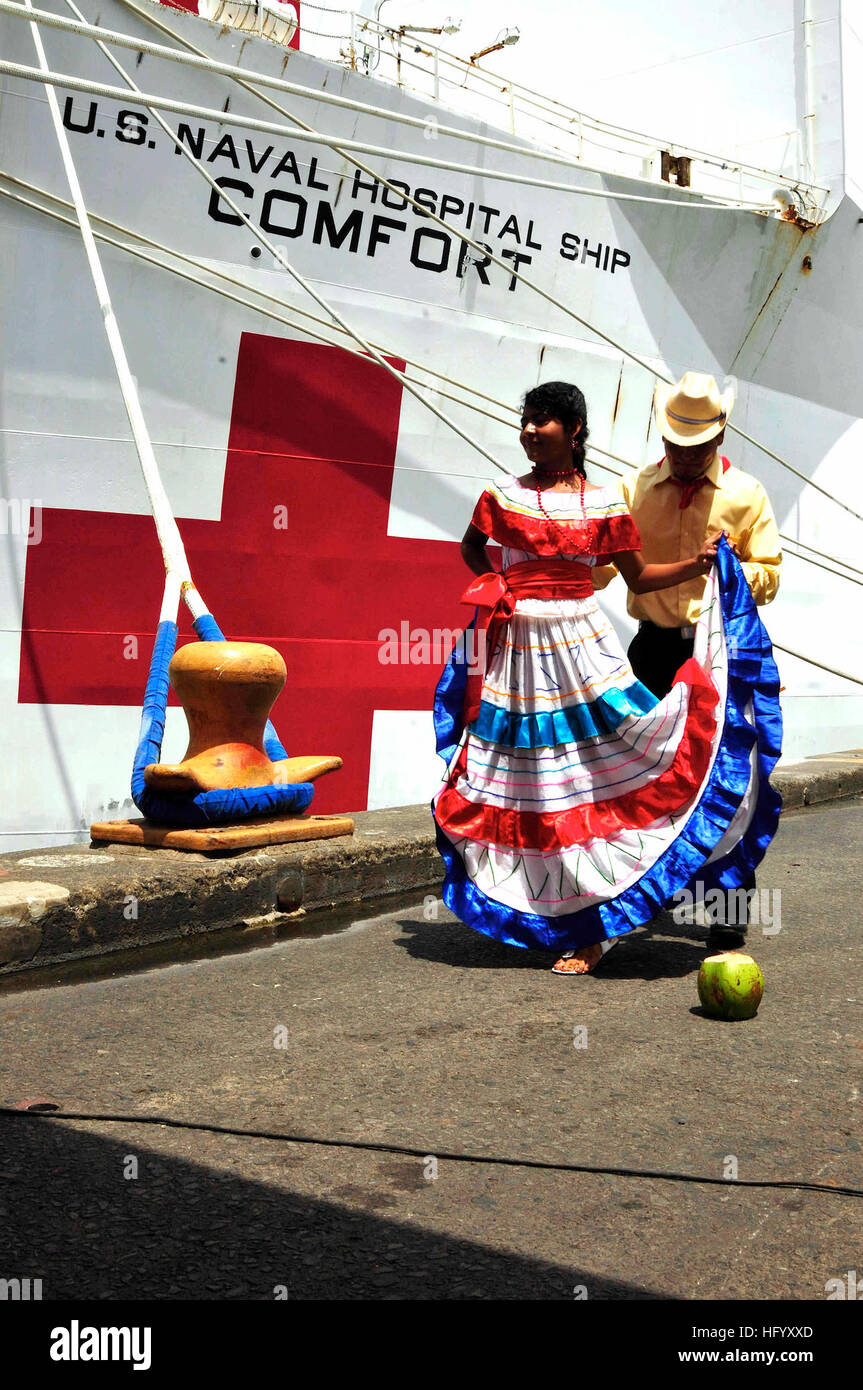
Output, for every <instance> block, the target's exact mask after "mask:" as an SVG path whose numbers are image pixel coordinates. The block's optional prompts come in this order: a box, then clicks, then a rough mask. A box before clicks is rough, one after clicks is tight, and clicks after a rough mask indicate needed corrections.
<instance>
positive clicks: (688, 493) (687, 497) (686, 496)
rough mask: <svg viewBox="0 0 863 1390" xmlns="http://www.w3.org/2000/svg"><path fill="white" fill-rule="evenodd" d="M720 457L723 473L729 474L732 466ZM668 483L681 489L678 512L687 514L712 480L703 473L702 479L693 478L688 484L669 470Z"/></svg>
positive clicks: (723, 457)
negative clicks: (697, 496) (696, 495)
mask: <svg viewBox="0 0 863 1390" xmlns="http://www.w3.org/2000/svg"><path fill="white" fill-rule="evenodd" d="M719 457H720V459H721V460H722V471H723V473H727V472H728V470H729V468H730V467H731V464H730V463H729V461H728V459H727V458H725V456H724V455H723V454H720V456H719ZM663 462H664V460H663ZM668 481H669V482H670V483H674V486H675V487H679V488H680V505H679V507H678V508H677V510H678V511H679V512H685V511H686V508H687V507H688V506H689V504H690V502H691V501H692V499H693V497H694V496H695V494H696V492H698V490H699V488H702V487H704V484H705V483H707V482H709V481H710V480H709V478H708V477H707V474H706V473H702V475H701V477H700V478H693V479H692V480H691V481H689V482H686V481H685V480H684V479H683V478H675V476H674V474H673V473H672V472H671V471H670V468H669V473H668Z"/></svg>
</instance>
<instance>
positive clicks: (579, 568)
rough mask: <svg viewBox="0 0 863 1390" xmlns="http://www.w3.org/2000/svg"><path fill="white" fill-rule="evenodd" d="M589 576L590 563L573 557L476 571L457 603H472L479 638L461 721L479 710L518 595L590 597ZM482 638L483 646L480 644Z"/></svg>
mask: <svg viewBox="0 0 863 1390" xmlns="http://www.w3.org/2000/svg"><path fill="white" fill-rule="evenodd" d="M592 594H593V580H592V578H591V574H590V566H589V565H583V564H581V563H580V562H579V561H577V560H557V559H548V560H520V561H519V563H518V564H517V565H510V566H509V567H508V568H507V569H505V570H504V572H503V574H498V573H497V572H496V571H491V572H490V573H488V574H480V575H478V576H477V578H476V579H474V580H473V582H472V583H471V584H469V585H468V587H467V588H466V589H465V591H464V593H463V594H462V596H461V600H460V602H461V603H469V604H471V605H473V606H475V607H476V609H477V615H476V629H475V631H476V635H477V638H479V636H480V634H482V635H483V636H482V638H480V641H479V643H478V645H477V646H476V647H475V648H474V650H475V651H476V652H478V653H480V654H483V653H484V654H483V655H482V656H481V660H480V662H474V663H473V665H472V666H471V669H470V670H469V671H468V677H467V685H466V687H465V700H464V722H465V724H469V723H470V722H471V720H472V719H476V717H477V715H478V714H479V706H480V700H481V697H482V683H483V679H484V677H485V670H486V667H487V665H488V662H489V660H490V659H491V653H492V652H493V651H494V648H495V645H496V643H497V638H498V635H499V633H500V630H501V628H502V627H503V626H504V625H505V624H506V623H508V622H509V620H510V618H511V617H512V615H513V613H514V612H515V605H516V603H517V601H518V600H519V599H520V598H547V599H570V598H590V597H591V596H592ZM483 641H484V646H483Z"/></svg>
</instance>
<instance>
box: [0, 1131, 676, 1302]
mask: <svg viewBox="0 0 863 1390" xmlns="http://www.w3.org/2000/svg"><path fill="white" fill-rule="evenodd" d="M0 1124H2V1126H3V1131H4V1133H3V1140H4V1144H3V1160H2V1162H3V1174H2V1176H3V1187H2V1194H3V1198H2V1205H0V1210H2V1221H3V1270H2V1274H3V1277H5V1278H15V1277H17V1278H21V1279H23V1278H34V1279H39V1278H41V1279H42V1281H43V1298H44V1299H46V1300H58V1299H75V1300H96V1299H190V1300H195V1301H199V1300H204V1301H207V1300H222V1299H228V1300H241V1299H255V1300H263V1301H268V1300H272V1299H274V1297H275V1293H274V1290H275V1289H276V1287H277V1286H283V1287H284V1288H285V1289H286V1290H287V1296H288V1297H289V1298H290V1299H318V1298H326V1299H396V1298H408V1299H433V1300H434V1299H482V1300H490V1299H561V1300H569V1301H572V1300H573V1297H574V1293H573V1290H574V1288H576V1287H577V1286H579V1285H584V1286H585V1287H586V1289H587V1296H588V1297H589V1298H591V1299H597V1298H599V1299H618V1300H631V1299H657V1298H660V1297H662V1295H660V1294H657V1293H653V1292H651V1291H650V1290H645V1289H641V1288H637V1287H635V1286H633V1285H631V1284H628V1283H624V1282H620V1281H617V1280H610V1279H601V1278H597V1277H596V1276H594V1275H592V1274H589V1273H586V1272H585V1271H584V1270H580V1269H578V1268H574V1267H565V1266H561V1265H555V1264H551V1263H548V1262H546V1261H542V1260H532V1259H526V1258H523V1257H521V1256H518V1255H513V1254H508V1253H506V1252H503V1251H499V1250H494V1249H490V1248H488V1247H486V1246H483V1245H478V1244H476V1243H475V1242H471V1241H467V1240H460V1239H457V1238H453V1237H450V1236H445V1235H438V1234H436V1233H434V1232H432V1231H428V1230H423V1229H420V1228H418V1227H415V1226H412V1225H408V1224H406V1223H403V1222H399V1221H395V1220H391V1219H388V1218H387V1217H385V1216H383V1215H382V1214H380V1213H379V1212H378V1211H374V1210H368V1209H367V1210H365V1211H363V1210H350V1209H348V1208H347V1207H343V1206H339V1205H337V1204H335V1203H333V1202H329V1201H324V1200H322V1199H316V1198H310V1197H306V1196H302V1195H299V1194H297V1193H293V1192H285V1191H284V1190H281V1189H280V1190H274V1189H273V1188H272V1187H268V1186H266V1185H264V1184H263V1183H259V1182H255V1181H249V1180H247V1179H245V1178H243V1177H241V1176H239V1175H238V1174H236V1173H233V1172H230V1171H214V1170H213V1169H212V1168H208V1167H204V1166H202V1165H199V1164H197V1163H193V1162H190V1161H188V1160H186V1159H183V1158H177V1157H173V1156H166V1155H164V1154H159V1153H155V1152H154V1151H152V1150H148V1149H146V1148H145V1147H144V1146H143V1145H142V1144H141V1143H140V1142H139V1141H138V1139H137V1138H136V1139H131V1138H128V1137H127V1138H124V1139H123V1140H116V1141H115V1140H112V1139H107V1138H105V1137H103V1136H101V1135H96V1134H93V1133H87V1132H84V1131H81V1130H78V1129H73V1128H71V1127H70V1126H69V1125H66V1124H60V1123H58V1122H57V1121H52V1120H36V1119H33V1118H21V1119H18V1118H17V1117H8V1116H3V1117H2V1119H0ZM137 1132H138V1133H139V1132H140V1131H137ZM134 1133H136V1131H135V1129H134V1126H133V1125H130V1128H129V1134H130V1135H131V1134H134ZM235 1142H241V1143H244V1144H245V1143H247V1144H248V1145H249V1146H250V1149H249V1153H248V1156H247V1158H248V1159H251V1161H255V1160H254V1157H253V1154H254V1150H253V1149H252V1147H251V1146H253V1145H254V1143H255V1141H254V1140H253V1139H249V1140H241V1141H235ZM130 1155H136V1156H137V1158H138V1163H139V1176H138V1178H137V1179H125V1178H124V1176H123V1173H124V1166H125V1165H126V1164H127V1159H128V1157H129V1156H130ZM268 1161H269V1160H268ZM305 1161H306V1159H305V1157H303V1156H302V1155H298V1152H297V1149H296V1147H294V1146H290V1148H289V1147H288V1146H287V1145H286V1146H285V1155H284V1159H283V1160H282V1162H283V1165H284V1170H285V1171H287V1172H290V1171H291V1169H295V1167H296V1165H298V1164H300V1163H303V1162H305ZM278 1162H279V1159H278V1158H276V1159H274V1160H273V1164H274V1166H275V1164H277V1163H278ZM382 1171H383V1181H382V1180H381V1177H380V1176H379V1177H377V1178H376V1181H375V1186H374V1188H372V1187H371V1186H369V1187H362V1186H359V1185H350V1184H348V1185H346V1186H345V1188H344V1189H342V1191H343V1193H344V1195H345V1197H346V1199H348V1200H351V1201H353V1202H354V1203H356V1204H360V1203H362V1202H363V1201H366V1202H367V1203H368V1205H369V1207H373V1206H374V1207H377V1208H380V1207H382V1206H386V1205H395V1203H396V1198H395V1197H393V1196H388V1195H387V1194H386V1190H385V1189H386V1186H387V1183H389V1185H390V1187H391V1188H392V1187H393V1186H395V1188H396V1189H397V1190H399V1189H400V1190H401V1191H405V1190H409V1189H410V1188H411V1187H413V1188H416V1187H417V1186H419V1187H420V1188H422V1187H425V1188H427V1186H428V1184H427V1183H426V1182H425V1179H424V1178H423V1176H422V1170H421V1165H420V1164H419V1162H418V1160H409V1159H398V1158H397V1156H395V1155H394V1156H393V1157H392V1159H391V1160H388V1161H387V1162H386V1163H385V1165H384V1167H383V1170H382ZM280 1181H282V1182H284V1172H282V1174H281V1175H280Z"/></svg>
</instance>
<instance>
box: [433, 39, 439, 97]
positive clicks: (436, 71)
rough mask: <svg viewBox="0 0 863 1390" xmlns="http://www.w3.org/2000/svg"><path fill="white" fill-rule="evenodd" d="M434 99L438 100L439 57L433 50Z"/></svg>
mask: <svg viewBox="0 0 863 1390" xmlns="http://www.w3.org/2000/svg"><path fill="white" fill-rule="evenodd" d="M434 99H435V101H440V59H439V58H438V51H437V49H435V51H434Z"/></svg>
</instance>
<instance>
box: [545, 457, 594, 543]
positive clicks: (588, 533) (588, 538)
mask: <svg viewBox="0 0 863 1390" xmlns="http://www.w3.org/2000/svg"><path fill="white" fill-rule="evenodd" d="M535 472H536V470H534V474H535ZM574 472H575V469H574V468H569V469H567V470H566V472H564V473H547V474H546V477H552V478H568V477H569V476H570V475H571V474H573V473H574ZM586 481H587V479H586V478H585V476H584V474H583V473H582V474H581V486H580V487H579V500H580V502H581V519H582V522H583V523H584V535H585V542H586V543H585V546H584V548H583V549H582V547H580V546H579V547H578V549H577V550H575V551H574V548H573V538H572V536H569V535H567V534H566V532H565V531H562V530H561V528H560V527H559V526H558V524H557V522H556V521H555V520H554V517H552V516H550V515H549V513H548V512H547V511H546V509H545V507H544V506H543V501H542V488H541V486H540V483H539V482H537V485H536V501H537V506H538V507H539V510H540V511H541V512H542V515H543V516H544V517H545V519H546V521H547V522H548V524H549V526H551V528H552V530H554V531H556V532H557V534H558V535H559V536H560V538H561V540H562V541H563V542H564V544H565V546H566V553H567V554H570V555H571V554H573V553H577V554H578V553H580V554H584V555H592V554H593V552H594V545H593V523H592V522H591V521H588V519H587V508H586V507H585V505H584V485H585V483H586Z"/></svg>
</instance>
